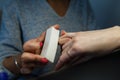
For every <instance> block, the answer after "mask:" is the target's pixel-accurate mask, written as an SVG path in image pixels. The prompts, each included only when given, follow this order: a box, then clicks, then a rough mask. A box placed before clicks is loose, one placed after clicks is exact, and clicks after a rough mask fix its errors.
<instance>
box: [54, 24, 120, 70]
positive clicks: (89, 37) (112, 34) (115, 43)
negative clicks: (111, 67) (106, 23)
mask: <svg viewBox="0 0 120 80" xmlns="http://www.w3.org/2000/svg"><path fill="white" fill-rule="evenodd" d="M68 38H69V39H70V40H69V41H65V39H68ZM59 43H60V44H61V43H62V45H63V46H62V55H61V56H60V59H59V61H58V64H57V65H56V69H60V68H61V67H62V66H64V65H65V64H66V63H67V62H69V61H72V60H73V59H75V58H78V59H77V60H76V61H75V62H74V63H76V64H77V63H81V62H84V61H87V60H89V59H92V58H94V57H99V56H104V55H107V54H110V53H113V52H114V51H116V50H119V49H120V27H119V26H115V27H112V28H108V29H103V30H94V31H84V32H75V33H65V35H63V36H61V37H60V40H59ZM71 59H72V60H71Z"/></svg>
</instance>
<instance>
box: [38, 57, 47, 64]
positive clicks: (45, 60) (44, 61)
mask: <svg viewBox="0 0 120 80" xmlns="http://www.w3.org/2000/svg"><path fill="white" fill-rule="evenodd" d="M40 62H42V63H43V64H46V63H48V60H47V59H46V58H41V59H40Z"/></svg>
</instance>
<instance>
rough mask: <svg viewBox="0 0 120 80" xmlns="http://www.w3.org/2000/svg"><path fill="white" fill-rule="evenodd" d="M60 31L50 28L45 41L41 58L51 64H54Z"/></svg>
mask: <svg viewBox="0 0 120 80" xmlns="http://www.w3.org/2000/svg"><path fill="white" fill-rule="evenodd" d="M59 32H60V31H59V30H57V29H55V28H54V27H50V28H48V29H47V31H46V36H45V41H44V44H43V49H42V51H41V56H43V57H45V58H47V59H48V60H49V61H50V62H51V63H54V60H55V56H56V51H57V46H58V39H59Z"/></svg>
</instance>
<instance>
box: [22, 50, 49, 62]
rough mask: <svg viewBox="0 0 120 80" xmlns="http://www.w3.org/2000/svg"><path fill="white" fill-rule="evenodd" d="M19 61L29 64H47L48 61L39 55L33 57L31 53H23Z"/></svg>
mask: <svg viewBox="0 0 120 80" xmlns="http://www.w3.org/2000/svg"><path fill="white" fill-rule="evenodd" d="M21 60H22V62H24V63H29V62H41V63H47V62H48V60H47V59H46V58H44V57H42V56H40V55H35V54H32V53H27V52H25V53H23V55H22V56H21Z"/></svg>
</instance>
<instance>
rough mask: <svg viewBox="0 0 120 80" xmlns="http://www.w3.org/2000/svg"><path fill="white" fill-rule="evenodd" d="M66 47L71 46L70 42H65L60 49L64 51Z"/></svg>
mask: <svg viewBox="0 0 120 80" xmlns="http://www.w3.org/2000/svg"><path fill="white" fill-rule="evenodd" d="M68 46H70V47H71V46H72V40H69V41H68V42H66V43H65V44H64V45H63V46H62V49H65V48H66V47H68Z"/></svg>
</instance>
